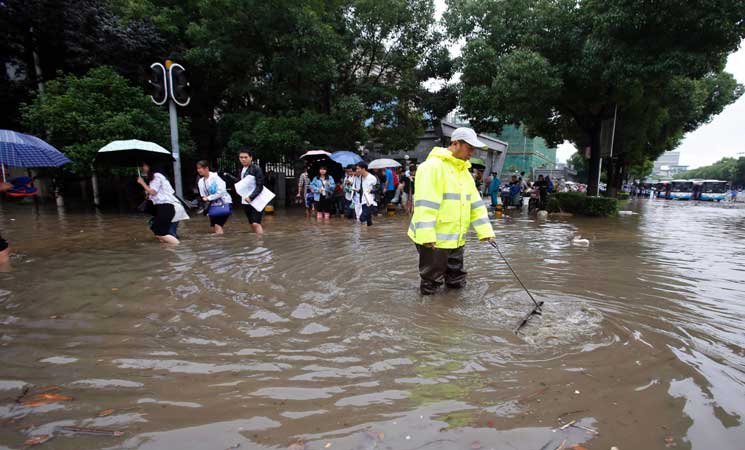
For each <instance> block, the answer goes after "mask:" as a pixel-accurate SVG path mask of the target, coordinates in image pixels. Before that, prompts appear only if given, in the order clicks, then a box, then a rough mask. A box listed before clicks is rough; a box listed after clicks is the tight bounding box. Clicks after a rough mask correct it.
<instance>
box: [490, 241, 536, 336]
mask: <svg viewBox="0 0 745 450" xmlns="http://www.w3.org/2000/svg"><path fill="white" fill-rule="evenodd" d="M489 244H491V246H492V247H494V248H495V249H496V250H497V253H499V256H500V257H501V258H502V261H504V263H505V264H506V265H507V268H509V269H510V272H512V275H514V276H515V279H516V280H517V282H518V283H520V286H522V288H523V290H525V293H526V294H528V297H530V299H531V300H533V305H534V306H533V309H531V310H530V312H528V314H526V315H525V317H523V319H522V320H521V321H520V322H519V323H518V324H517V327H515V334H517V333H518V332H519V331H520V329H521V328H522V327H524V326H525V324H527V323H528V320H530V318H531V317H532V316H540V315H541V314H542V313H543V311H542V310H541V308H542V307H543V302H539V301H537V300H536V299H535V297H533V294H531V293H530V291H529V290H528V288H527V287H526V286H525V283H523V281H522V280H521V279H520V277H519V276H517V272H515V269H513V268H512V265H511V264H510V262H509V261H507V258H505V257H504V254H502V250H500V249H499V244H497V243H496V242H494V241H491V242H489Z"/></svg>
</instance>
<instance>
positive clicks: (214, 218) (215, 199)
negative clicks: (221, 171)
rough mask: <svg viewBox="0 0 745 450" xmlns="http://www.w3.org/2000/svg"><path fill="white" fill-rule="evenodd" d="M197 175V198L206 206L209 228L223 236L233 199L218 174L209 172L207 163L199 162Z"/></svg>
mask: <svg viewBox="0 0 745 450" xmlns="http://www.w3.org/2000/svg"><path fill="white" fill-rule="evenodd" d="M197 173H198V174H199V176H200V177H201V178H200V179H199V181H198V182H197V187H198V188H199V196H200V197H202V201H203V202H205V203H206V204H207V215H208V216H209V218H210V228H212V229H213V230H214V231H215V234H223V233H224V231H223V227H224V226H225V223H226V222H227V221H228V219H229V218H230V215H231V214H232V212H233V210H232V203H233V199H232V198H231V197H230V194H229V193H228V188H227V185H226V184H225V181H223V179H222V178H220V176H219V175H218V174H216V173H214V172H210V165H209V162H207V161H205V160H202V161H199V162H198V163H197Z"/></svg>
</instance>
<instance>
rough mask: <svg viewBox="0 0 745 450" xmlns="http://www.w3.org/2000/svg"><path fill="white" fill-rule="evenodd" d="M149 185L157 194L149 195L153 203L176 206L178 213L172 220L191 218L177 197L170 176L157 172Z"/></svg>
mask: <svg viewBox="0 0 745 450" xmlns="http://www.w3.org/2000/svg"><path fill="white" fill-rule="evenodd" d="M148 187H149V188H150V189H152V190H154V191H155V195H150V196H149V197H150V200H151V201H152V202H153V205H162V204H165V203H170V204H171V205H173V207H174V208H175V210H176V214H174V216H173V220H171V222H179V221H182V220H189V214H187V212H186V210H185V209H184V207H183V205H182V204H181V202H180V201H179V200H178V199H177V198H176V195H175V192H176V191H174V190H173V187H172V186H171V183H170V182H169V181H168V178H166V177H165V176H163V174H161V173H157V172H156V173H155V174H154V175H153V181H151V182H150V184H148Z"/></svg>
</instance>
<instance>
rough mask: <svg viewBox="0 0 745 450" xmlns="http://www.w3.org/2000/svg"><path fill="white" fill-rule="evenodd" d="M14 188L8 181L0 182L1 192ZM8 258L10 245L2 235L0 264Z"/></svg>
mask: <svg viewBox="0 0 745 450" xmlns="http://www.w3.org/2000/svg"><path fill="white" fill-rule="evenodd" d="M0 170H4V169H3V167H2V166H0ZM12 188H13V185H12V184H10V183H6V182H4V181H3V182H1V183H0V193H2V192H5V191H8V190H10V189H12ZM8 259H10V246H9V245H8V241H6V240H5V239H3V236H2V235H0V265H3V264H5V263H7V262H8Z"/></svg>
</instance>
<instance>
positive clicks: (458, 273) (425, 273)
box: [416, 245, 467, 295]
mask: <svg viewBox="0 0 745 450" xmlns="http://www.w3.org/2000/svg"><path fill="white" fill-rule="evenodd" d="M416 249H417V251H418V252H419V276H420V277H421V278H422V283H421V286H420V289H421V292H422V294H424V295H431V294H434V293H435V290H436V289H437V288H438V287H440V286H441V285H442V283H443V281H444V282H445V284H446V285H447V286H448V287H449V288H454V289H459V288H462V287H464V286H465V285H466V275H467V272H466V271H464V270H463V256H464V254H465V247H458V248H452V249H449V248H430V247H425V246H423V245H417V246H416Z"/></svg>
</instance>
